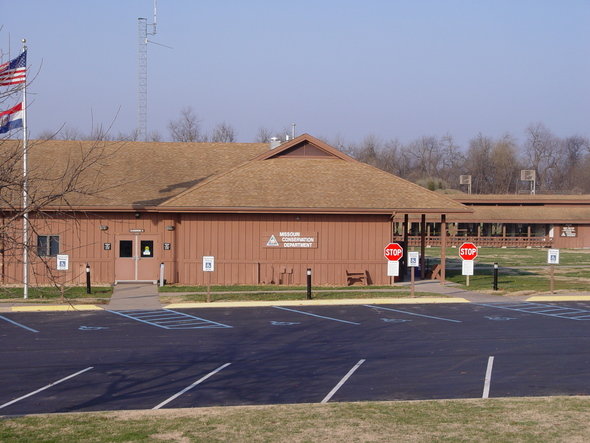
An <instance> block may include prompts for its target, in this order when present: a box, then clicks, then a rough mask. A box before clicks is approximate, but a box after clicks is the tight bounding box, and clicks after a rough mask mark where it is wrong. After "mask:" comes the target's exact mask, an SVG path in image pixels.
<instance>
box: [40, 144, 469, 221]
mask: <svg viewBox="0 0 590 443" xmlns="http://www.w3.org/2000/svg"><path fill="white" fill-rule="evenodd" d="M89 153H90V155H89ZM84 156H88V157H87V158H88V159H89V161H88V170H87V171H85V173H84V174H82V175H81V176H80V179H79V183H76V188H77V189H78V190H79V192H77V193H74V194H73V195H70V197H69V200H68V203H69V204H70V205H71V206H74V207H76V208H80V209H85V210H102V211H105V210H134V209H149V210H153V211H167V212H174V211H182V212H184V211H191V212H307V213H384V214H392V213H395V212H399V213H432V214H440V213H463V212H470V211H471V209H469V208H467V207H466V206H464V205H462V204H461V203H459V202H457V201H455V200H453V199H451V198H448V197H446V196H441V195H439V194H436V193H434V192H431V191H428V190H427V189H424V188H422V187H420V186H418V185H415V184H413V183H410V182H408V181H406V180H403V179H401V178H399V177H396V176H394V175H391V174H389V173H386V172H384V171H381V170H379V169H376V168H374V167H372V166H369V165H366V164H364V163H361V162H358V161H357V160H355V159H353V158H351V157H349V156H347V155H345V154H343V153H342V152H340V151H338V150H336V149H334V148H332V147H330V146H328V145H327V144H325V143H323V142H321V141H320V140H318V139H315V138H314V137H311V136H310V135H308V134H304V135H302V136H300V137H297V138H295V139H293V140H291V141H290V142H287V143H284V144H282V145H281V146H279V147H278V148H275V149H273V150H270V149H269V145H268V144H266V143H147V142H92V141H58V140H50V141H38V142H32V143H31V147H30V150H29V164H30V169H31V180H32V182H33V183H37V185H38V186H45V187H46V186H47V185H48V183H46V182H43V180H37V181H36V182H35V179H34V177H59V176H60V174H62V173H63V171H68V168H72V166H74V165H76V164H78V163H79V162H80V159H81V158H83V157H84ZM53 185H55V182H54V183H53ZM33 187H34V186H33ZM97 188H98V189H99V192H92V190H93V189H97ZM58 203H59V204H64V202H58Z"/></svg>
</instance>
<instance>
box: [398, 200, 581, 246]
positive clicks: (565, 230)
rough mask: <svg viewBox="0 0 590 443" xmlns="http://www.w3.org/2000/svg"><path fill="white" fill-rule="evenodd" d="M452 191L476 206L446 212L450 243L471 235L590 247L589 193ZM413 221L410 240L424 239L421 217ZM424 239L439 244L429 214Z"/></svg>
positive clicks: (486, 242)
mask: <svg viewBox="0 0 590 443" xmlns="http://www.w3.org/2000/svg"><path fill="white" fill-rule="evenodd" d="M450 197H452V198H453V199H454V200H456V201H457V202H459V203H462V204H464V205H465V206H467V207H469V208H471V209H472V210H473V211H472V212H470V213H463V214H450V215H449V216H448V218H447V221H448V223H447V235H448V238H447V239H446V242H447V244H448V245H455V246H459V245H460V244H461V243H462V242H464V241H467V240H469V241H473V242H474V243H475V244H476V245H478V246H480V247H482V246H484V247H503V246H505V247H546V248H549V247H551V248H557V249H561V248H565V249H568V248H590V196H588V195H466V194H454V195H450ZM410 222H411V227H410V238H409V244H410V245H412V244H413V245H417V244H420V241H421V237H420V235H419V232H420V231H419V220H418V219H417V218H415V217H414V218H413V219H412V218H411V219H410ZM398 229H399V228H398ZM398 238H399V237H398ZM426 244H427V245H432V246H438V245H440V223H438V220H437V219H436V218H434V217H431V216H428V217H427V226H426Z"/></svg>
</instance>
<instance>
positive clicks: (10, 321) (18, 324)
mask: <svg viewBox="0 0 590 443" xmlns="http://www.w3.org/2000/svg"><path fill="white" fill-rule="evenodd" d="M0 318H1V319H2V320H6V321H7V322H9V323H12V324H13V325H16V326H19V327H21V328H24V329H26V330H28V331H31V332H39V331H37V330H35V329H33V328H29V327H28V326H25V325H21V324H20V323H17V322H15V321H13V320H11V319H9V318H6V317H4V316H2V315H0Z"/></svg>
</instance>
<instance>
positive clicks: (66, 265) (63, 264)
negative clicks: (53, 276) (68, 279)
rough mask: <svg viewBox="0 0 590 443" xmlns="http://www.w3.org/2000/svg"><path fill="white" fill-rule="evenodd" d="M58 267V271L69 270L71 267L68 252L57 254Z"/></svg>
mask: <svg viewBox="0 0 590 443" xmlns="http://www.w3.org/2000/svg"><path fill="white" fill-rule="evenodd" d="M56 258H57V263H56V268H57V270H58V271H67V270H68V269H70V256H69V255H66V254H61V255H57V257H56Z"/></svg>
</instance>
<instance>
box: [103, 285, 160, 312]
mask: <svg viewBox="0 0 590 443" xmlns="http://www.w3.org/2000/svg"><path fill="white" fill-rule="evenodd" d="M105 309H108V310H111V311H127V310H133V309H162V303H160V299H159V294H158V286H157V285H154V284H151V283H147V284H146V283H118V284H116V285H115V287H114V288H113V296H112V297H111V302H110V303H109V304H108V306H106V307H105Z"/></svg>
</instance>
